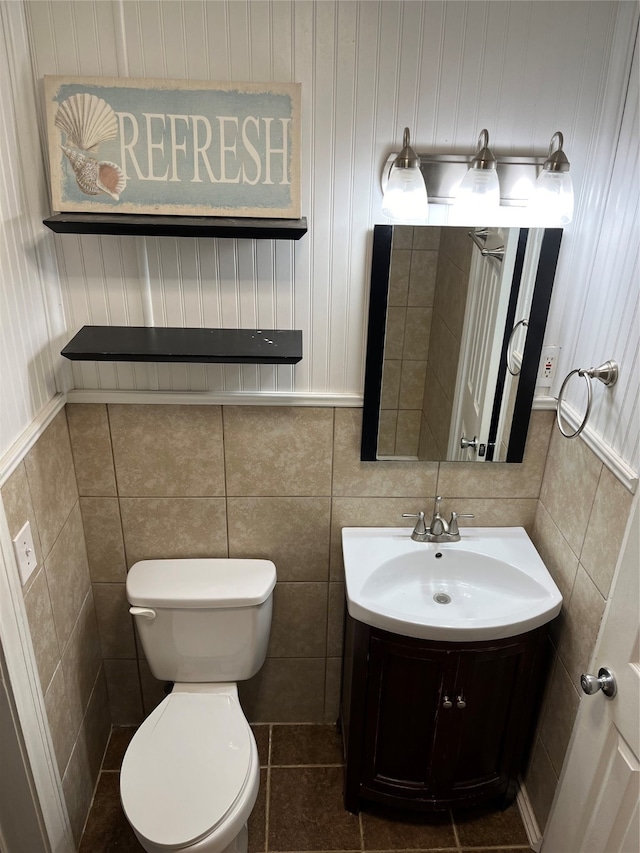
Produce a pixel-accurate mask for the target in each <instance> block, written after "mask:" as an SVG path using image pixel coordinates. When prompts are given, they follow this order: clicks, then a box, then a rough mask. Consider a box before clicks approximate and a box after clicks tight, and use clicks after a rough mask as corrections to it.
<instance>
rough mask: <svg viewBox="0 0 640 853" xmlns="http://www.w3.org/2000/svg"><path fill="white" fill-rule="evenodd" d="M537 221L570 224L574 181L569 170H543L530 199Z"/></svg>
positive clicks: (530, 205) (546, 223) (550, 223)
mask: <svg viewBox="0 0 640 853" xmlns="http://www.w3.org/2000/svg"><path fill="white" fill-rule="evenodd" d="M529 209H530V210H531V212H532V213H533V215H534V216H535V219H536V221H538V220H540V222H544V224H545V225H559V226H563V225H568V224H569V222H571V220H572V219H573V183H572V181H571V175H570V174H569V172H550V171H547V170H543V171H542V172H541V173H540V175H539V177H538V180H537V181H536V185H535V187H534V189H533V195H532V196H531V199H530V200H529Z"/></svg>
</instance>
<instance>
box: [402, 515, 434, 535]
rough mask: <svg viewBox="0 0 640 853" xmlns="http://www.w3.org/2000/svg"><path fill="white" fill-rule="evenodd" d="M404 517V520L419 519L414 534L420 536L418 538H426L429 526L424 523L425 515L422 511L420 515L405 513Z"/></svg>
mask: <svg viewBox="0 0 640 853" xmlns="http://www.w3.org/2000/svg"><path fill="white" fill-rule="evenodd" d="M402 517H403V518H417V519H418V520H417V522H416V526H415V529H414V531H413V532H414V533H416V534H418V536H424V535H426V534H427V533H428V532H429V531H428V530H427V525H426V524H425V523H424V513H423V512H422V511H420V512H418V513H415V512H403V513H402Z"/></svg>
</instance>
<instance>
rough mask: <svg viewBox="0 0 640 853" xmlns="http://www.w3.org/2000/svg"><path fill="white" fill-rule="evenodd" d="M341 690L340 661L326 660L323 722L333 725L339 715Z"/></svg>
mask: <svg viewBox="0 0 640 853" xmlns="http://www.w3.org/2000/svg"><path fill="white" fill-rule="evenodd" d="M341 688H342V659H341V658H339V657H338V658H327V669H326V673H325V687H324V721H325V723H335V722H336V721H337V719H338V717H339V715H340V692H341Z"/></svg>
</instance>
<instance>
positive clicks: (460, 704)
mask: <svg viewBox="0 0 640 853" xmlns="http://www.w3.org/2000/svg"><path fill="white" fill-rule="evenodd" d="M466 707H467V703H466V701H465V698H464V696H463V695H462V694H460V696H458V697H457V698H456V708H466Z"/></svg>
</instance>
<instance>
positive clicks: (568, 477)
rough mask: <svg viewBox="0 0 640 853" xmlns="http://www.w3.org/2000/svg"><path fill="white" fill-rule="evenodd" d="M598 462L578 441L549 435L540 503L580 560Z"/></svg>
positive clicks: (596, 477) (599, 465)
mask: <svg viewBox="0 0 640 853" xmlns="http://www.w3.org/2000/svg"><path fill="white" fill-rule="evenodd" d="M601 470H602V462H600V460H599V459H597V458H596V456H595V454H593V453H592V452H591V450H590V449H589V448H588V447H587V445H586V444H585V443H584V442H583V441H582V440H580V439H578V440H576V441H568V440H567V439H566V438H564V437H563V436H562V435H560V433H559V431H558V430H554V431H553V435H552V437H551V443H550V445H549V456H548V462H547V466H546V468H545V474H544V478H543V480H542V489H541V491H540V500H541V501H542V503H543V504H544V506H545V508H546V509H547V511H548V512H549V515H550V516H551V518H553V520H554V521H555V523H556V524H557V526H558V528H559V529H560V531H561V533H562V535H563V536H564V538H565V539H566V540H567V542H568V543H569V545H570V546H571V548H572V550H573V552H574V554H576V555H577V556H580V552H581V550H582V544H583V542H584V537H585V533H586V531H587V523H588V521H589V515H590V514H591V508H592V506H593V501H594V498H595V495H596V489H597V487H598V480H599V478H600V472H601Z"/></svg>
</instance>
